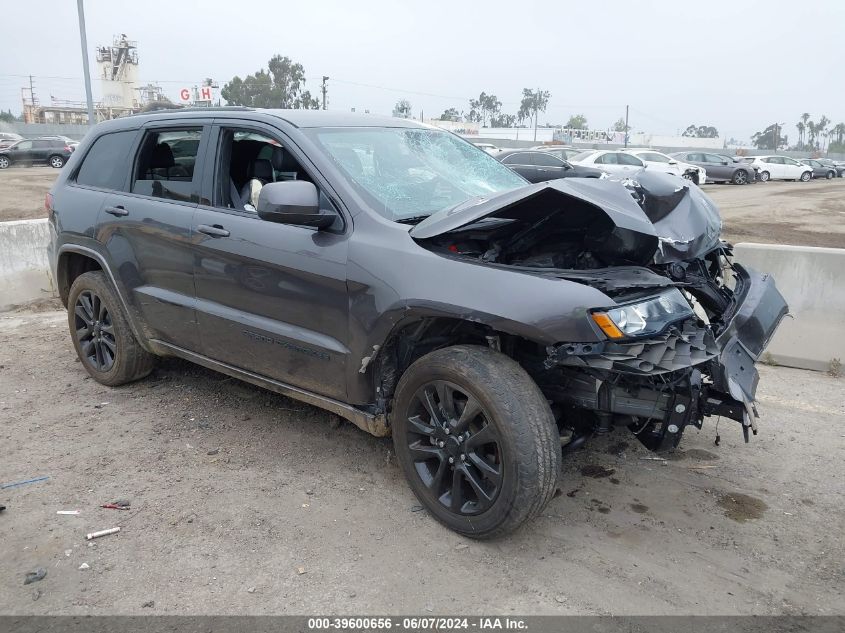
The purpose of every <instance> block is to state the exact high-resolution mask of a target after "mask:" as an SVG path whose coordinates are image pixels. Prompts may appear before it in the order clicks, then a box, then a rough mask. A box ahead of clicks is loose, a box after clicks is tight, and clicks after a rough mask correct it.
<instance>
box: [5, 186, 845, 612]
mask: <svg viewBox="0 0 845 633" xmlns="http://www.w3.org/2000/svg"><path fill="white" fill-rule="evenodd" d="M824 186H825V185H824V184H822V187H824ZM761 189H762V188H761ZM754 190H756V187H755V189H754ZM749 191H752V189H750V188H749ZM761 373H762V378H761V383H760V391H759V396H760V403H759V408H760V411H761V415H762V416H763V417H762V420H761V423H760V434H759V435H758V436H757V437H753V438H752V441H751V443H750V444H748V445H745V444H743V442H742V436H741V433H740V429H739V427H738V425H737V424H736V423H734V422H730V421H727V420H723V421H722V422H721V424H720V426H719V429H718V431H719V433H720V435H721V445H720V446H718V447H717V446H715V445H714V441H713V440H714V437H715V429H714V424H713V423H710V424H707V425H705V428H704V430H703V431H702V432H698V431H696V430H694V429H693V430H691V431H688V432H687V434H686V436H685V438H684V441H683V443H682V449H683V450H681V451H680V452H678V453H677V454H676V455H675V456H674V459H672V460H670V461H654V460H653V456H652V455H651V454H650V453H648V452H647V451H645V450H644V449H642V448H641V447H640V446H639V445H638V443H637V442H636V440H634V439H633V437H632V436H631V435H630V434H628V433H627V431H625V432H620V431H617V432H615V433H613V434H610V435H608V436H605V437H603V438H600V439H599V440H597V441H595V442H593V443H592V444H591V445H589V446H588V449H587V450H584V451H581V452H578V453H576V454H575V455H574V456H571V457H568V458H567V459H566V460H565V466H564V472H563V476H562V478H561V480H560V484H559V485H560V491H561V494H560V495H559V496H558V497H556V498H555V499H553V500H552V502H551V504H550V505H549V507H548V508H547V510H546V512H545V514H544V515H543V516H542V517H540V518H539V519H537V520H536V521H534V522H533V523H530V524H528V525H527V526H525V527H524V529H522V530H521V531H519V532H518V533H516V534H515V535H513V536H511V537H509V538H506V539H502V540H498V541H495V542H474V541H471V540H468V539H465V538H462V537H460V536H458V535H456V534H454V533H452V532H449V531H448V530H446V529H444V528H442V527H441V526H440V525H439V524H437V523H436V522H435V521H434V520H433V519H432V518H431V517H430V516H428V515H427V514H426V513H425V511H420V510H419V506H418V505H417V501H416V499H415V498H414V497H413V495H412V494H411V492H410V490H409V489H408V487H407V486H406V484H405V482H404V480H403V477H402V474H401V472H400V469H399V467H398V466H397V463H396V460H395V457H394V454H393V451H392V447H391V443H390V441H389V440H387V439H376V438H373V437H371V436H368V435H366V434H365V433H363V432H361V431H359V430H357V429H355V428H354V427H352V426H351V425H349V424H342V425H341V426H339V427H338V426H337V420H338V419H337V418H335V417H333V416H332V415H330V414H327V413H324V412H322V411H320V410H318V409H315V408H312V407H309V406H307V405H303V404H300V403H297V402H294V401H291V400H289V399H286V398H284V397H281V396H278V395H275V394H271V393H268V392H264V391H262V390H260V389H258V388H255V387H252V386H249V385H246V384H243V383H240V382H238V381H236V380H233V379H230V378H226V377H224V376H221V375H217V374H214V373H212V372H209V371H206V370H204V369H201V368H198V367H195V366H192V365H190V364H187V363H184V362H181V361H175V360H165V361H162V362H161V363H160V364H159V366H158V368H157V369H156V370H155V372H154V373H153V374H152V375H151V376H150V377H149V378H147V379H145V380H142V381H140V382H138V383H135V384H133V385H129V386H125V387H122V388H117V389H109V388H107V387H103V386H101V385H99V384H97V383H96V382H94V380H91V379H88V378H87V375H86V374H85V372H84V371H83V369H82V367H81V365H80V363H79V362H77V360H76V355H75V353H74V351H73V347H72V345H71V342H70V338H69V335H68V332H67V321H66V317H65V315H64V314H63V313H61V312H58V311H54V310H53V311H45V312H40V313H32V312H18V313H6V314H3V315H0V419H1V420H2V425H0V433H2V442H0V445H2V451H3V453H2V458H0V482H3V483H6V482H14V481H20V480H26V479H31V478H35V477H39V476H49V480H47V481H42V482H38V483H33V484H30V485H24V486H20V487H15V488H7V489H5V490H0V504H5V505H7V506H8V507H7V509H6V510H5V511H4V512H2V513H0V534H2V535H3V544H2V546H0V613H4V614H12V613H14V614H59V613H64V614H94V613H96V614H116V613H120V614H132V613H134V614H144V613H146V614H165V613H166V614H188V613H189V614H208V613H220V614H222V613H227V614H247V613H248V614H265V613H276V614H280V613H314V612H333V613H358V614H377V613H391V614H400V613H421V614H428V613H435V614H447V615H448V614H454V613H465V614H480V613H487V614H490V613H496V614H509V613H519V614H527V613H530V614H620V615H621V614H843V613H845V596H843V591H845V563H843V561H845V535H843V530H842V526H843V525H845V503H843V494H845V478H844V477H843V476H845V460H843V459H842V455H843V449H845V427H843V424H842V421H843V419H845V379H842V378H834V377H831V376H828V375H826V374H820V373H812V372H805V371H799V370H793V369H786V368H775V367H762V368H761ZM117 499H127V500H129V501H130V502H131V510H129V511H118V510H110V509H103V508H100V506H101V505H102V504H104V503H107V502H110V501H114V500H117ZM59 510H79V511H80V514H79V516H65V515H57V514H56V512H57V511H59ZM114 526H120V527H121V532H120V533H119V534H115V535H111V536H105V537H103V538H100V539H97V540H94V541H91V542H90V543H89V542H86V540H85V534H86V533H87V532H91V531H94V530H101V529H104V528H111V527H114ZM38 567H43V568H44V569H46V570H47V576H46V577H45V578H44V579H43V580H41V581H40V582H36V583H33V584H29V585H24V584H23V581H24V577H25V574H26V572H29V571H32V570H34V569H36V568H38ZM80 567H83V568H82V569H80Z"/></svg>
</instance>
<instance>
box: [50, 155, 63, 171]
mask: <svg viewBox="0 0 845 633" xmlns="http://www.w3.org/2000/svg"><path fill="white" fill-rule="evenodd" d="M47 162H48V163H50V167H52V168H53V169H61V168H62V167H64V166H65V159H64V158H62V157H61V156H59V155H55V156H50V160H48V161H47Z"/></svg>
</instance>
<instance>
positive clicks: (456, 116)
mask: <svg viewBox="0 0 845 633" xmlns="http://www.w3.org/2000/svg"><path fill="white" fill-rule="evenodd" d="M460 119H461V113H460V112H458V109H457V108H447V109H446V110H444V111H443V114H441V115H440V120H441V121H460Z"/></svg>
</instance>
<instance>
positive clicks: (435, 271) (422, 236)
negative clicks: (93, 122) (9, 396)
mask: <svg viewBox="0 0 845 633" xmlns="http://www.w3.org/2000/svg"><path fill="white" fill-rule="evenodd" d="M47 203H48V209H49V217H50V225H51V227H52V230H53V245H52V256H53V257H52V258H53V265H54V272H55V278H56V280H57V281H58V285H59V288H60V292H61V296H62V299H63V301H64V302H65V304H66V305H67V307H68V322H69V328H70V334H71V337H72V339H73V342H74V345H75V347H76V350H77V353H78V355H79V357H80V359H81V361H82V365H83V367H84V368H85V369H86V370H87V371H88V373H89V374H91V376H93V377H94V378H95V379H97V380H98V381H100V382H101V383H103V384H106V385H119V384H123V383H126V382H129V381H132V380H137V379H140V378H142V377H144V376H145V375H147V374H148V373H149V372H150V371H151V370H152V367H153V360H154V358H155V357H156V356H168V355H169V356H178V357H181V358H185V359H188V360H191V361H193V362H196V363H199V364H201V365H204V366H206V367H208V368H211V369H213V370H216V371H220V372H223V373H225V374H228V375H230V376H235V377H237V378H240V379H242V380H245V381H249V382H251V383H254V384H257V385H260V386H263V387H265V388H268V389H271V390H274V391H276V392H279V393H282V394H285V395H287V396H290V397H293V398H297V399H299V400H303V401H305V402H309V403H311V404H314V405H317V406H320V407H323V408H325V409H328V410H329V411H332V412H334V413H336V414H338V415H340V416H343V417H344V418H346V419H348V420H350V421H351V422H353V423H354V424H355V425H357V426H358V427H360V428H362V429H364V430H366V431H368V432H370V433H372V434H374V435H388V434H392V436H393V442H394V444H395V449H396V454H397V458H398V461H399V464H400V466H401V468H402V470H403V471H404V473H405V476H406V477H407V479H408V482H409V484H410V486H411V488H412V490H413V492H414V493H415V494H416V496H417V497H418V498H419V500H420V502H421V503H422V504H423V505H424V506H425V507H426V508H427V509H428V510H429V511H430V512H431V514H432V515H433V516H434V517H435V518H437V519H438V520H439V521H441V522H442V523H444V524H445V525H447V526H448V527H450V528H451V529H453V530H456V531H458V532H460V533H462V534H466V535H467V536H472V537H476V538H490V537H494V536H497V535H501V534H505V533H507V532H509V531H512V530H514V529H515V528H517V527H518V526H519V525H521V524H522V523H523V522H525V521H526V520H528V519H530V518H531V517H533V516H536V515H537V514H538V513H539V512H540V511H541V510H542V509H543V507H544V506H545V505H546V503H547V502H548V501H549V499H550V498H551V497H552V495H553V493H554V491H555V487H556V483H557V479H558V477H559V473H560V464H561V460H562V458H563V456H564V455H565V454H566V453H567V452H568V451H570V450H572V449H573V448H576V447H578V446H580V445H582V444H583V443H584V442H586V441H587V440H588V439H589V438H590V437H591V436H593V435H595V434H597V433H602V432H606V431H608V430H610V429H611V428H612V427H627V429H629V430H630V431H631V432H632V433H633V434H634V435H635V436H636V437H637V438H638V439H639V440H640V441H641V442H642V443H643V444H644V445H645V446H647V447H648V448H649V449H651V450H655V451H659V450H665V449H671V448H673V447H675V446H677V445H678V442H679V441H680V439H681V436H682V434H683V433H684V430H685V429H686V427H687V426H689V425H693V426H695V427H699V428H700V427H701V425H702V421H703V420H704V418H705V417H708V416H722V417H726V418H730V419H733V420H736V421H737V422H738V423H739V427H740V428H741V430H742V432H743V433H744V434H745V437H746V439H747V438H748V435H749V433H756V431H757V422H756V420H757V411H756V409H755V405H754V394H755V390H756V387H757V380H758V377H757V372H756V370H755V368H754V364H755V362H756V361H757V360H758V359H759V358H760V356H761V354H762V353H763V351H764V348H765V346H766V344H767V343H768V341H769V339H770V338H771V337H772V335H773V333H774V332H775V329H776V328H777V326H778V324H779V322H780V320H781V319H782V318H783V316H784V315H785V314H786V312H787V306H786V303H785V302H784V300H783V298H782V297H781V295H780V294H779V293H778V290H777V288H776V287H775V284H774V281H773V280H772V279H771V278H770V277H769V276H768V275H766V274H764V273H760V272H756V271H754V270H751V269H749V268H745V267H743V266H742V265H740V264H739V263H737V262H735V261H733V259H732V254H731V246H730V245H729V244H727V243H725V242H724V241H721V240H720V228H721V221H720V218H719V214H718V211H717V209H716V208H715V207H714V205H713V203H712V202H711V201H710V200H709V199H708V198H707V196H705V195H704V194H703V193H702V192H701V190H700V189H699V188H698V187H696V186H695V185H692V184H690V183H689V182H686V181H683V180H681V179H679V178H675V177H674V176H669V175H665V174H658V173H651V172H649V170H644V171H642V172H640V173H639V174H637V175H636V176H635V177H634V178H633V179H630V180H626V181H622V182H617V181H613V180H598V179H579V178H570V179H565V180H555V181H551V182H546V183H539V184H533V185H532V184H529V183H527V182H526V181H524V180H523V179H522V178H521V177H520V176H518V175H516V174H514V173H513V172H511V171H510V170H509V169H508V168H507V167H505V166H504V165H501V164H500V163H499V162H497V161H496V160H495V159H493V158H492V157H490V156H488V155H487V154H486V153H485V152H483V151H481V150H479V149H477V148H475V147H473V146H472V145H470V144H469V143H467V142H465V141H463V140H462V139H460V138H459V137H457V136H455V135H453V134H450V133H447V132H444V131H441V130H438V129H435V128H430V127H426V126H422V125H419V124H416V123H414V122H411V121H404V120H395V119H381V118H378V117H369V116H354V115H342V114H334V113H327V112H313V111H281V110H278V111H276V110H265V111H262V110H251V109H246V108H227V109H214V108H211V109H202V110H201V111H182V112H173V111H167V112H163V113H150V114H145V115H138V116H131V117H125V118H123V119H120V120H116V121H109V122H106V123H102V124H100V125H98V126H97V127H96V128H95V129H94V130H93V131H92V132H91V134H89V136H88V137H87V138H86V140H85V141H84V142H83V144H82V146H81V147H80V148H79V150H78V151H76V152H74V154H73V156H72V157H71V159H70V161H69V163H68V165H67V167H66V168H65V169H64V170H63V171H62V174H61V175H60V177H59V180H58V181H57V183H56V185H55V186H54V188H53V189H52V191H51V194H50V195H49V196H48V200H47Z"/></svg>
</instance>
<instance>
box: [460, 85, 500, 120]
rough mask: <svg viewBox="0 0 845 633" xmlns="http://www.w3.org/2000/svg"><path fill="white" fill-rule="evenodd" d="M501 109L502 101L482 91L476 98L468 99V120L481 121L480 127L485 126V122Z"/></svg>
mask: <svg viewBox="0 0 845 633" xmlns="http://www.w3.org/2000/svg"><path fill="white" fill-rule="evenodd" d="M501 109H502V102H501V101H499V99H498V98H497V97H496V95H493V94H490V95H488V94H487V93H486V92H482V93H481V94H480V95H478V99H470V100H469V117H468V118H469V120H470V121H473V122H475V123H481V126H482V127H487V123H488V121H489V120H490V119H492V118H493V117H494V116H496V115H497V114H499V111H500V110H501Z"/></svg>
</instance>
